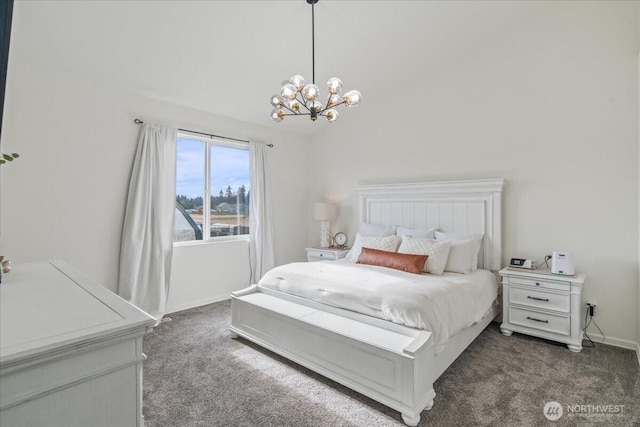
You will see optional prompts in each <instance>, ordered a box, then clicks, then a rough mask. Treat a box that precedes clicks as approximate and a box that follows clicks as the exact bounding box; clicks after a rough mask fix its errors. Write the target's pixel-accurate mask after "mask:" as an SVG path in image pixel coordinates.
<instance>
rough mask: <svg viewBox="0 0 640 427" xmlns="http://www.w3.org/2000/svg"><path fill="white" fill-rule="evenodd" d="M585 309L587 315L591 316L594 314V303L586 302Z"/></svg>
mask: <svg viewBox="0 0 640 427" xmlns="http://www.w3.org/2000/svg"><path fill="white" fill-rule="evenodd" d="M587 310H588V314H589V317H593V316H595V315H596V304H594V303H592V302H587Z"/></svg>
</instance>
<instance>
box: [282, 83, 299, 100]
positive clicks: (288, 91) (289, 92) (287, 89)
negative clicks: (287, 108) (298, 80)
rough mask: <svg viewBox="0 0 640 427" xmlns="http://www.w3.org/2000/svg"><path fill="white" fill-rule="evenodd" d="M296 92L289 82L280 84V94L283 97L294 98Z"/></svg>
mask: <svg viewBox="0 0 640 427" xmlns="http://www.w3.org/2000/svg"><path fill="white" fill-rule="evenodd" d="M297 93H298V90H297V89H296V87H295V86H294V85H292V84H291V83H288V84H286V85H284V86H282V89H280V95H282V97H283V98H284V99H295V98H296V94H297Z"/></svg>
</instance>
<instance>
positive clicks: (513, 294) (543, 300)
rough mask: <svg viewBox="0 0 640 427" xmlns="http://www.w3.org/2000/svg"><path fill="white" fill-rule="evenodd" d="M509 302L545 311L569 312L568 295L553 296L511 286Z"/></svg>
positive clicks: (569, 301)
mask: <svg viewBox="0 0 640 427" xmlns="http://www.w3.org/2000/svg"><path fill="white" fill-rule="evenodd" d="M509 302H510V303H512V304H520V305H526V306H529V307H537V308H544V309H546V310H554V311H561V312H563V313H570V312H571V300H570V299H569V294H555V293H552V292H545V291H543V290H537V289H529V288H518V287H516V286H511V289H510V290H509Z"/></svg>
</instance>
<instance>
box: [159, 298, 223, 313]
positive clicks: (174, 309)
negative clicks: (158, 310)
mask: <svg viewBox="0 0 640 427" xmlns="http://www.w3.org/2000/svg"><path fill="white" fill-rule="evenodd" d="M229 298H231V295H230V294H222V295H217V296H214V297H209V298H204V299H201V300H197V301H190V302H188V303H185V304H180V305H175V306H172V307H167V310H166V312H165V314H171V313H176V312H178V311H183V310H189V309H190V308H196V307H200V306H203V305H207V304H213V303H214V302H220V301H224V300H227V299H229Z"/></svg>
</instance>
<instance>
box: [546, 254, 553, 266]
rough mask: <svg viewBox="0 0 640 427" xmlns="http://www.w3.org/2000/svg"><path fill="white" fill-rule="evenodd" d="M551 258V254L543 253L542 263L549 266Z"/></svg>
mask: <svg viewBox="0 0 640 427" xmlns="http://www.w3.org/2000/svg"><path fill="white" fill-rule="evenodd" d="M551 258H553V255H545V256H544V265H546V266H547V268H549V260H550V259H551Z"/></svg>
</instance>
